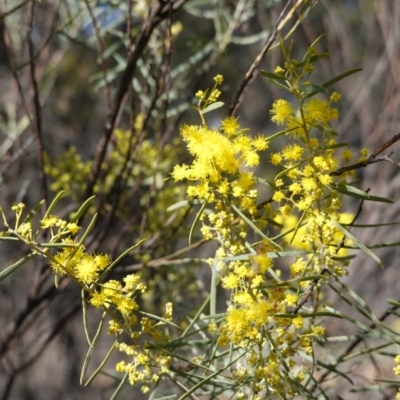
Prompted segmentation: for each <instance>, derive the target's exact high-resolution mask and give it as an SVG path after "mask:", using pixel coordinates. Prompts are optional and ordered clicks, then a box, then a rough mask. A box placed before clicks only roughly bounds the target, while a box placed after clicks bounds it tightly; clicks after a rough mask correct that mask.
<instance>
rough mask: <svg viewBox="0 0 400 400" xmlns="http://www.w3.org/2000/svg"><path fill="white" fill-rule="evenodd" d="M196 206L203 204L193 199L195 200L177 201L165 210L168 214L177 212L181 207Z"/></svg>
mask: <svg viewBox="0 0 400 400" xmlns="http://www.w3.org/2000/svg"><path fill="white" fill-rule="evenodd" d="M197 204H203V202H202V201H201V200H197V199H195V200H182V201H178V202H177V203H175V204H172V205H171V206H169V207H168V208H167V211H168V212H170V211H174V210H179V209H180V208H182V207H188V206H194V205H197Z"/></svg>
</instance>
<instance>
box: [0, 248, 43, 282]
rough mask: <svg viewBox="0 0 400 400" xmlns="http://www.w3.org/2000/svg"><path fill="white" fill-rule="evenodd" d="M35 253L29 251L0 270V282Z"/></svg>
mask: <svg viewBox="0 0 400 400" xmlns="http://www.w3.org/2000/svg"><path fill="white" fill-rule="evenodd" d="M34 255H35V253H30V254H28V255H27V256H25V257H23V258H21V259H20V260H18V261H17V262H16V263H15V264H13V265H10V266H9V267H7V268H6V269H3V271H1V272H0V282H1V281H2V280H4V279H5V278H7V276H8V275H11V274H12V273H13V272H15V271H16V270H17V269H18V268H19V267H20V266H21V265H23V264H25V263H26V262H27V261H28V260H30V259H31V258H32V257H33V256H34Z"/></svg>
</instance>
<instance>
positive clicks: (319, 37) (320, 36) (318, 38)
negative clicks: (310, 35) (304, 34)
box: [309, 33, 325, 48]
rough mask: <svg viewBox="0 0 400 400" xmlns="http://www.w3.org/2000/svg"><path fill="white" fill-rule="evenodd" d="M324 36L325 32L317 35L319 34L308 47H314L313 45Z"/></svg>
mask: <svg viewBox="0 0 400 400" xmlns="http://www.w3.org/2000/svg"><path fill="white" fill-rule="evenodd" d="M324 36H325V33H323V34H321V35H319V36H318V37H317V38H316V39H315V40H314V41H313V42H312V43H311V45H310V46H309V48H310V47H315V46H316V45H317V44H318V43H319V41H320V40H321V39H322V38H323V37H324Z"/></svg>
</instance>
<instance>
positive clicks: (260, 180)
mask: <svg viewBox="0 0 400 400" xmlns="http://www.w3.org/2000/svg"><path fill="white" fill-rule="evenodd" d="M255 180H256V182H258V183H261V184H263V185H265V186H268V187H272V188H274V187H275V185H274V184H273V183H272V182H269V181H267V180H265V179H262V178H257V177H256V178H255Z"/></svg>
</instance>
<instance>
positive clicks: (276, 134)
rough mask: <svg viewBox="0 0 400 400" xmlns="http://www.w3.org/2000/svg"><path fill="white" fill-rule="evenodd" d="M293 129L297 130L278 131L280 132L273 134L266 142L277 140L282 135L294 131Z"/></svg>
mask: <svg viewBox="0 0 400 400" xmlns="http://www.w3.org/2000/svg"><path fill="white" fill-rule="evenodd" d="M295 129H298V128H296V127H294V128H289V129H285V130H284V131H280V132H277V133H274V134H273V135H271V136H268V137H267V141H268V142H270V141H271V140H273V139H275V138H277V137H278V136H281V135H284V134H285V133H289V132H291V131H294V130H295Z"/></svg>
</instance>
